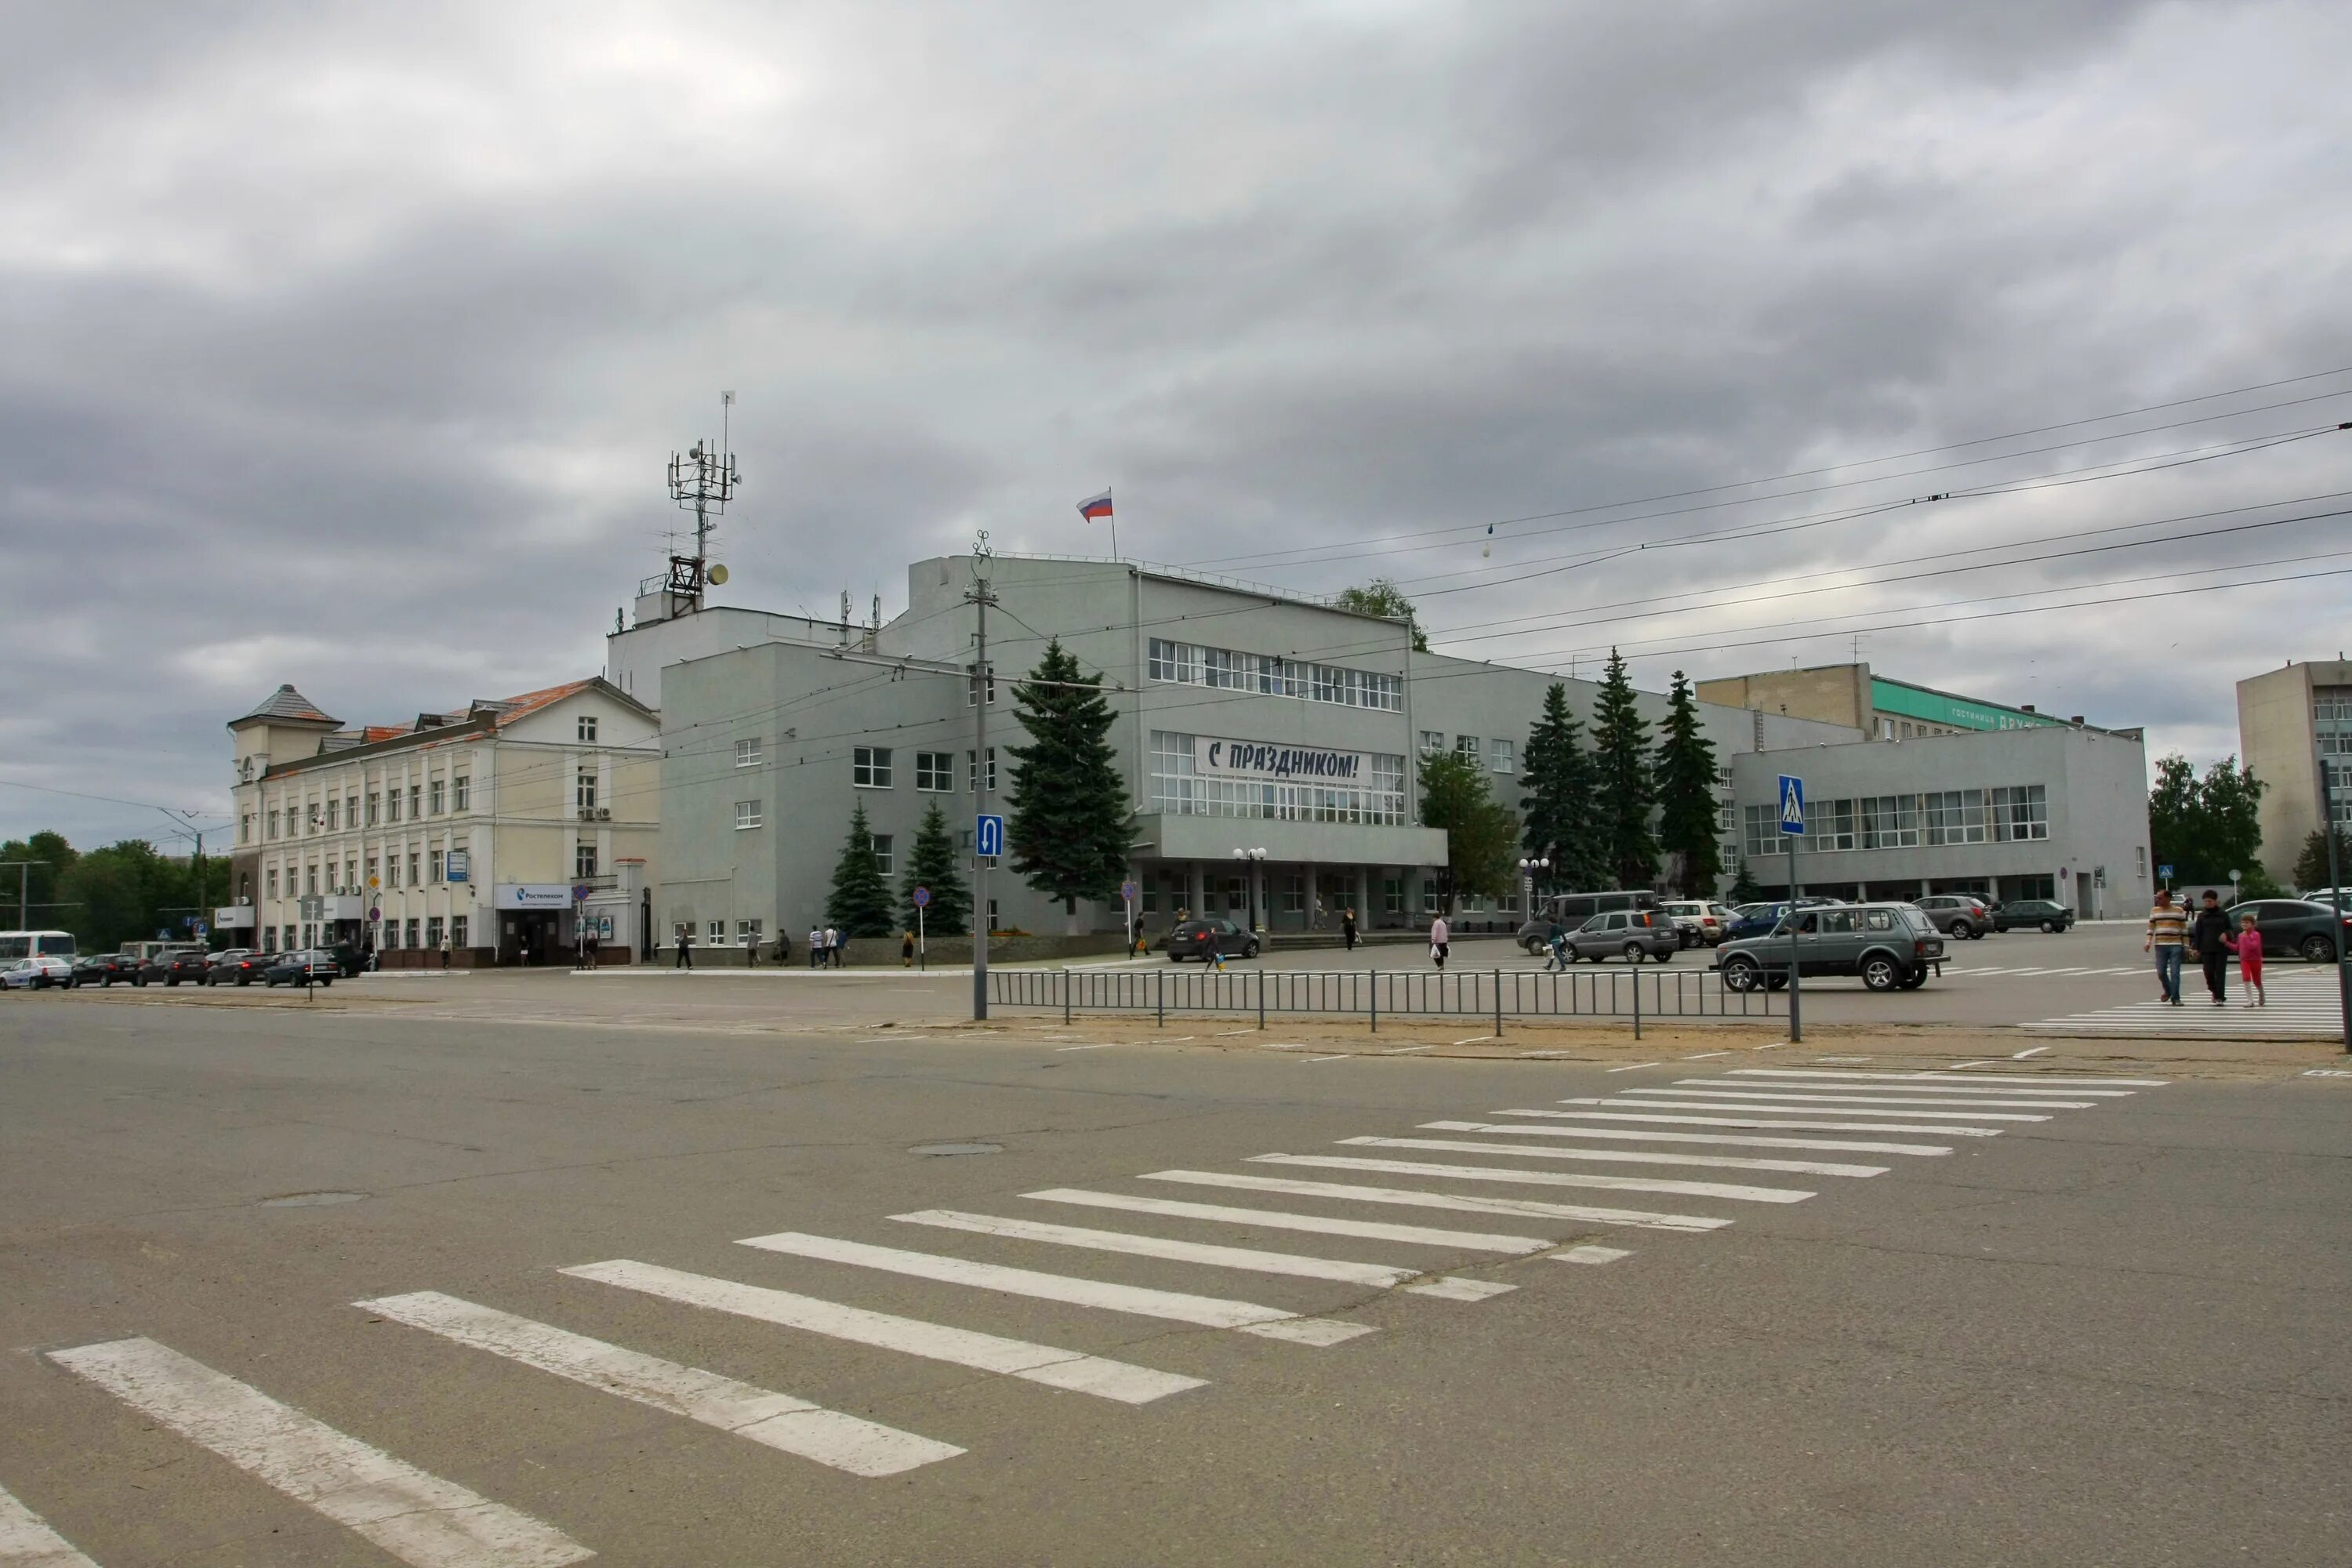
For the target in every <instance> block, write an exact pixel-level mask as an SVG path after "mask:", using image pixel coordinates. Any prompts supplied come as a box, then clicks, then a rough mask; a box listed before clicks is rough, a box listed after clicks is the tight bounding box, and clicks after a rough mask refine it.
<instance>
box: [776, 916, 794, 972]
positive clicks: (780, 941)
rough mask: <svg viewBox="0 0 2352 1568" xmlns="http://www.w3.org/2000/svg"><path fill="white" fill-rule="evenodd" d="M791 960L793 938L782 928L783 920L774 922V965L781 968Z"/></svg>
mask: <svg viewBox="0 0 2352 1568" xmlns="http://www.w3.org/2000/svg"><path fill="white" fill-rule="evenodd" d="M792 961H793V939H792V937H791V935H790V934H789V933H788V932H787V931H785V930H784V922H783V921H777V922H776V967H778V968H779V969H781V968H782V967H783V966H784V965H785V964H787V963H791V962H792Z"/></svg>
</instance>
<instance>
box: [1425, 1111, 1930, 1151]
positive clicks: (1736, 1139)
mask: <svg viewBox="0 0 2352 1568" xmlns="http://www.w3.org/2000/svg"><path fill="white" fill-rule="evenodd" d="M1492 1114H1494V1115H1496V1116H1542V1117H1551V1118H1557V1119H1559V1120H1562V1121H1565V1120H1567V1119H1568V1118H1570V1117H1574V1116H1580V1115H1582V1114H1583V1112H1581V1111H1575V1110H1497V1111H1495V1112H1493V1113H1492ZM1422 1125H1423V1127H1426V1128H1429V1129H1431V1130H1432V1131H1439V1130H1442V1131H1449V1132H1455V1131H1459V1132H1512V1133H1517V1134H1518V1135H1520V1136H1521V1137H1527V1138H1609V1139H1622V1140H1626V1141H1629V1142H1641V1143H1718V1144H1725V1145H1728V1146H1731V1147H1734V1148H1741V1149H1820V1150H1823V1151H1826V1152H1832V1153H1842V1154H1925V1155H1936V1154H1948V1153H1950V1152H1952V1150H1951V1146H1950V1145H1949V1144H1948V1143H1881V1142H1872V1141H1868V1140H1862V1141H1853V1140H1847V1139H1842V1138H1768V1137H1764V1136H1761V1135H1759V1134H1754V1133H1735V1132H1651V1131H1640V1132H1635V1131H1631V1130H1630V1129H1627V1128H1623V1127H1515V1126H1513V1125H1511V1124H1510V1123H1509V1122H1507V1121H1424V1122H1423V1123H1422Z"/></svg>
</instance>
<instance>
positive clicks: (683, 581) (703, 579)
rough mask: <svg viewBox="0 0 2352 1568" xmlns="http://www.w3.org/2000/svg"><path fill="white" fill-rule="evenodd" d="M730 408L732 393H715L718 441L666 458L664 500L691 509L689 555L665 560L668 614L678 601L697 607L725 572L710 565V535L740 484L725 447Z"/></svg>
mask: <svg viewBox="0 0 2352 1568" xmlns="http://www.w3.org/2000/svg"><path fill="white" fill-rule="evenodd" d="M734 407H735V395H734V394H733V393H731V392H722V393H720V394H719V444H718V445H717V446H716V447H714V446H712V445H711V442H710V438H709V437H708V436H706V437H703V438H702V439H701V440H699V441H697V442H696V443H695V444H694V445H693V446H692V447H689V448H688V450H687V453H686V455H685V456H684V457H680V456H679V455H678V454H677V453H676V452H672V453H671V454H670V457H669V498H670V500H674V501H676V502H677V505H678V508H679V510H687V509H688V508H691V509H692V510H693V512H694V553H693V554H691V555H679V554H677V553H672V554H671V556H670V558H669V584H668V589H667V592H668V597H669V602H670V606H671V609H672V610H673V611H676V610H677V608H678V607H679V606H680V605H681V602H682V603H683V607H685V608H687V609H689V610H698V609H700V608H702V589H703V585H704V584H706V583H707V584H711V585H712V586H714V587H715V586H719V585H720V584H724V583H725V582H726V581H727V568H726V567H724V566H713V565H711V564H710V534H711V531H712V530H713V529H715V528H717V527H718V526H719V525H718V523H717V521H715V520H716V519H717V518H719V516H720V515H721V514H723V513H724V512H725V511H726V510H727V503H728V502H729V501H730V500H734V499H735V487H736V486H737V485H738V484H740V483H741V482H742V476H741V475H740V474H739V473H738V472H737V471H736V468H735V454H734V453H733V452H732V451H731V450H730V449H729V447H728V445H727V443H728V441H729V440H730V439H731V438H732V437H731V426H732V423H733V421H732V413H733V410H734Z"/></svg>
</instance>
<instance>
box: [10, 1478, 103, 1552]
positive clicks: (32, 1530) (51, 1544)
mask: <svg viewBox="0 0 2352 1568" xmlns="http://www.w3.org/2000/svg"><path fill="white" fill-rule="evenodd" d="M0 1568H98V1564H97V1563H93V1562H91V1561H90V1560H89V1558H87V1557H85V1556H83V1555H82V1554H81V1553H80V1552H76V1551H75V1550H74V1549H73V1543H72V1542H69V1541H68V1540H67V1539H66V1538H65V1537H64V1536H62V1535H59V1534H58V1532H57V1531H54V1530H51V1529H50V1528H49V1524H48V1521H47V1520H45V1519H43V1518H42V1517H41V1516H40V1515H39V1514H37V1513H35V1512H34V1511H33V1510H31V1509H29V1508H26V1506H25V1505H24V1504H23V1503H21V1502H18V1501H17V1500H16V1499H15V1498H13V1497H10V1496H9V1495H8V1494H7V1493H6V1492H5V1491H0Z"/></svg>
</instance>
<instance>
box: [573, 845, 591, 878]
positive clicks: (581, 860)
mask: <svg viewBox="0 0 2352 1568" xmlns="http://www.w3.org/2000/svg"><path fill="white" fill-rule="evenodd" d="M595 874H596V846H595V844H594V842H593V840H588V839H583V840H582V841H581V842H580V843H578V844H575V845H573V846H572V875H573V876H574V877H577V878H579V879H582V880H583V881H585V880H586V879H589V878H591V877H593V876H594V875H595Z"/></svg>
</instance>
